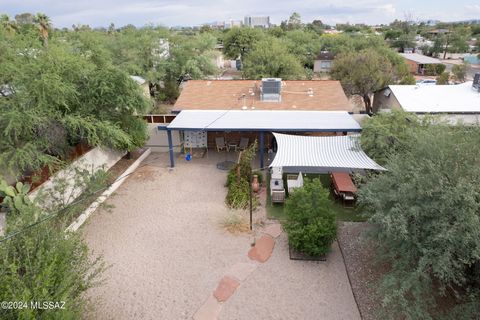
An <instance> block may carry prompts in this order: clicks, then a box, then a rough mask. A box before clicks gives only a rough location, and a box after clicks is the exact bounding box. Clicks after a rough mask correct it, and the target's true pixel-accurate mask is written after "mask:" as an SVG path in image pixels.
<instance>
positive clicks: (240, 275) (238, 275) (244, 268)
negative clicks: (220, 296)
mask: <svg viewBox="0 0 480 320" xmlns="http://www.w3.org/2000/svg"><path fill="white" fill-rule="evenodd" d="M257 266H258V264H256V263H249V262H239V263H236V264H234V265H233V266H232V267H231V268H230V270H228V271H227V275H228V276H231V277H233V278H235V279H237V280H238V281H244V280H245V279H247V277H248V276H249V275H250V274H251V273H252V272H253V271H255V269H257Z"/></svg>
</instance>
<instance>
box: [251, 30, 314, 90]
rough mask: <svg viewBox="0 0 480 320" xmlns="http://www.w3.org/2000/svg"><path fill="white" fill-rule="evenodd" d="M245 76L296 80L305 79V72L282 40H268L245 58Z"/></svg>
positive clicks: (263, 41)
mask: <svg viewBox="0 0 480 320" xmlns="http://www.w3.org/2000/svg"><path fill="white" fill-rule="evenodd" d="M243 75H244V77H245V78H247V79H260V78H265V77H267V78H268V77H278V78H282V79H291V80H294V79H302V78H304V77H305V71H304V69H303V67H302V65H301V63H300V61H299V60H298V59H297V57H295V56H294V55H292V54H291V53H289V52H288V51H287V49H286V48H285V46H284V45H283V43H282V42H281V41H280V40H278V39H276V38H271V39H270V38H268V39H265V40H262V41H260V42H258V43H257V44H256V45H255V48H254V50H253V51H252V52H251V53H250V54H249V55H248V56H247V58H245V61H244V66H243Z"/></svg>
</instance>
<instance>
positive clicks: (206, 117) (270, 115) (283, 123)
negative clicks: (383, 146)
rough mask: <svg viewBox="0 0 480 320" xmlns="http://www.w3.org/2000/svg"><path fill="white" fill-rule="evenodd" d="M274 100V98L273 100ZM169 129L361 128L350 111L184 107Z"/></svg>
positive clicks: (354, 130)
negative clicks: (186, 108) (187, 108)
mask: <svg viewBox="0 0 480 320" xmlns="http://www.w3.org/2000/svg"><path fill="white" fill-rule="evenodd" d="M272 103H274V102H272ZM167 129H168V130H203V131H303V132H315V131H317V132H318V131H323V132H326V131H327V132H328V131H330V132H341V131H347V132H360V131H361V127H360V125H359V124H358V122H356V121H355V119H353V117H352V116H351V115H350V114H349V113H348V112H346V111H283V110H275V111H273V110H272V111H270V110H268V111H267V110H183V111H181V112H180V113H179V114H178V115H177V116H176V117H175V119H174V120H173V121H172V123H170V124H169V125H168V127H167Z"/></svg>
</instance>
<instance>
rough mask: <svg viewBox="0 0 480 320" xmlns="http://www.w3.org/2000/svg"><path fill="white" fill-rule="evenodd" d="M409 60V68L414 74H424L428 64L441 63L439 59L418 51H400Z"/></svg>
mask: <svg viewBox="0 0 480 320" xmlns="http://www.w3.org/2000/svg"><path fill="white" fill-rule="evenodd" d="M400 55H401V56H402V57H403V58H404V59H405V61H406V62H407V65H408V68H409V70H410V72H411V73H413V74H424V73H425V68H426V66H427V65H428V64H441V63H442V62H441V61H440V60H438V59H435V58H432V57H428V56H424V55H421V54H418V53H400Z"/></svg>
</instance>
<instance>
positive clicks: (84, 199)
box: [0, 157, 160, 243]
mask: <svg viewBox="0 0 480 320" xmlns="http://www.w3.org/2000/svg"><path fill="white" fill-rule="evenodd" d="M159 158H160V157H156V158H153V159H152V160H151V161H149V162H147V163H144V164H142V165H141V166H139V167H138V168H137V169H135V170H134V171H132V172H130V173H128V174H126V175H123V176H120V177H118V178H117V179H115V180H114V181H113V182H111V183H109V184H107V185H106V186H105V187H103V188H100V189H98V190H95V191H93V192H91V193H90V194H89V195H87V196H86V197H84V198H82V199H79V200H75V201H73V202H71V203H69V204H68V205H67V206H65V207H63V208H61V209H59V210H57V211H55V212H53V213H51V214H49V215H47V216H46V217H45V218H43V219H40V220H38V221H36V222H34V223H32V224H30V225H28V226H26V227H24V228H23V229H20V230H17V231H15V232H12V233H10V234H8V235H7V236H5V237H3V238H2V239H0V243H3V242H5V241H7V240H9V239H11V238H13V237H15V236H17V235H18V234H21V233H24V232H26V231H28V230H30V229H32V228H33V227H35V226H37V225H39V224H41V223H43V222H45V221H48V220H50V219H52V218H54V217H56V216H58V215H60V214H61V213H63V212H65V211H66V210H67V209H68V208H70V207H71V206H73V205H76V204H79V203H81V202H83V201H86V200H87V199H89V197H90V196H92V195H95V194H97V193H99V192H100V191H105V190H107V189H108V188H110V187H111V186H112V185H113V184H114V183H116V182H118V181H120V180H122V179H125V178H127V177H129V176H130V175H131V174H133V173H135V172H136V171H137V170H138V169H140V168H143V167H146V166H148V165H150V164H152V163H153V162H154V160H158V159H159Z"/></svg>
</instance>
